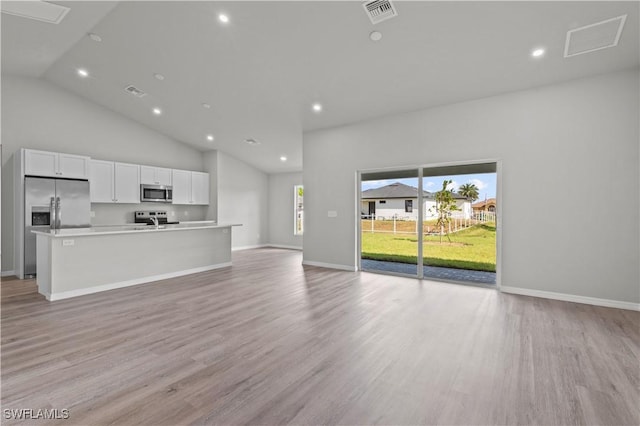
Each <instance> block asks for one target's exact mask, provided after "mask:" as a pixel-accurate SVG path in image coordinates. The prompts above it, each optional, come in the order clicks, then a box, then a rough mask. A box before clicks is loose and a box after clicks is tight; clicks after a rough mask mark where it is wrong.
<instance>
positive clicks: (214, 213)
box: [202, 150, 218, 221]
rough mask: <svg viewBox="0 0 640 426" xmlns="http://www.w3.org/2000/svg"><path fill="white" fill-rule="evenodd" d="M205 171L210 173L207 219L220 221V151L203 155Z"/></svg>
mask: <svg viewBox="0 0 640 426" xmlns="http://www.w3.org/2000/svg"><path fill="white" fill-rule="evenodd" d="M202 157H203V162H204V171H205V172H207V173H209V205H208V206H207V212H206V219H207V220H215V221H217V220H218V151H217V150H213V151H207V152H205V153H204V154H203V156H202Z"/></svg>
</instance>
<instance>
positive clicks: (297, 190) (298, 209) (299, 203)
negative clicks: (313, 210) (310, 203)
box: [293, 185, 304, 235]
mask: <svg viewBox="0 0 640 426" xmlns="http://www.w3.org/2000/svg"><path fill="white" fill-rule="evenodd" d="M303 197H304V187H303V186H302V185H296V186H294V187H293V200H294V201H293V209H294V211H293V217H294V221H295V223H294V225H293V226H294V228H293V235H302V234H303V232H304V201H303Z"/></svg>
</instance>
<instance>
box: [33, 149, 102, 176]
mask: <svg viewBox="0 0 640 426" xmlns="http://www.w3.org/2000/svg"><path fill="white" fill-rule="evenodd" d="M90 162H91V159H90V158H89V157H86V156H83V155H74V154H62V153H58V152H48V151H36V150H33V149H25V150H24V174H25V175H30V176H49V177H59V178H74V179H89V167H90Z"/></svg>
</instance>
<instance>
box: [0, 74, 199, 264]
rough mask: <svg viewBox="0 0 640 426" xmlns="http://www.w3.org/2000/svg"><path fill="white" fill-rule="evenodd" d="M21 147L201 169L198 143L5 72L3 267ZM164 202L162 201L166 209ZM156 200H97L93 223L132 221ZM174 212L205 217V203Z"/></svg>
mask: <svg viewBox="0 0 640 426" xmlns="http://www.w3.org/2000/svg"><path fill="white" fill-rule="evenodd" d="M19 148H34V149H42V150H49V151H58V152H67V153H77V154H85V155H89V156H91V157H94V158H97V159H104V160H115V161H123V162H128V163H138V164H149V165H156V166H163V167H171V168H178V169H187V170H202V169H203V160H202V154H201V153H200V152H199V151H197V150H196V149H193V148H190V147H188V146H187V145H185V144H183V143H180V142H178V141H176V140H174V139H171V138H169V137H167V136H164V135H162V134H160V133H157V132H155V131H153V130H151V129H149V128H147V127H145V126H142V125H141V124H138V123H136V122H134V121H132V120H130V119H128V118H125V117H123V116H122V115H120V114H117V113H115V112H113V111H111V110H109V109H106V108H103V107H101V106H99V105H97V104H95V103H92V102H90V101H87V100H84V99H82V98H80V97H78V96H76V95H74V94H71V93H69V92H67V91H65V90H63V89H60V88H59V87H57V86H54V85H52V84H50V83H48V82H46V81H44V80H40V79H33V78H28V77H15V76H8V75H3V76H2V254H3V256H2V270H3V271H9V270H13V154H14V153H15V152H16V151H17V150H18V149H19ZM165 206H166V205H163V209H164V207H165ZM141 208H142V209H149V208H158V205H157V204H144V205H141V204H127V205H115V206H114V205H109V204H94V205H93V206H92V209H93V210H94V211H95V212H96V218H95V219H94V220H93V223H95V224H101V223H121V222H122V221H123V220H125V221H130V219H128V218H132V217H133V216H132V215H131V212H133V211H134V210H140V209H141ZM166 210H172V211H175V212H176V216H175V217H176V218H177V219H179V220H185V219H193V220H198V219H203V218H204V216H205V211H206V208H205V207H201V206H181V207H177V206H173V207H168V206H167V208H166Z"/></svg>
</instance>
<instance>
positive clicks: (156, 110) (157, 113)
mask: <svg viewBox="0 0 640 426" xmlns="http://www.w3.org/2000/svg"><path fill="white" fill-rule="evenodd" d="M153 113H154V114H155V115H160V114H162V110H161V109H160V108H158V107H156V108H154V109H153Z"/></svg>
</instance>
